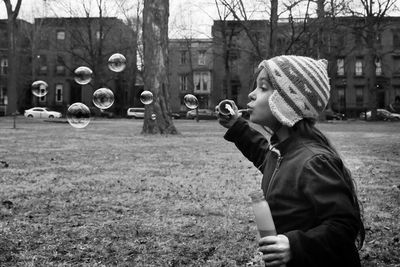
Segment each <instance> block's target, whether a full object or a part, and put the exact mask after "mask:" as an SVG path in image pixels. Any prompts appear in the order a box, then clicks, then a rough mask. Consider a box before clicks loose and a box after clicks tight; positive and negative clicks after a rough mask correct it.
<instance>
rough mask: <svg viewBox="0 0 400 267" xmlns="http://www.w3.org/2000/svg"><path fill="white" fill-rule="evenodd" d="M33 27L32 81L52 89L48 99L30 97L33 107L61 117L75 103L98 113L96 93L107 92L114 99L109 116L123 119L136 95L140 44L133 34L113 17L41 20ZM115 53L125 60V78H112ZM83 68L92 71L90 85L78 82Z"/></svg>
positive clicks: (120, 75) (130, 29)
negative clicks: (76, 74)
mask: <svg viewBox="0 0 400 267" xmlns="http://www.w3.org/2000/svg"><path fill="white" fill-rule="evenodd" d="M34 25H35V28H34V34H33V35H34V36H35V42H34V49H33V73H32V80H43V81H46V82H47V84H48V85H49V88H48V94H47V95H46V96H44V97H41V98H37V97H35V96H32V102H33V104H34V105H39V106H47V107H50V108H53V109H55V110H59V111H61V112H63V114H65V112H66V109H67V108H68V106H69V105H71V104H73V103H75V102H82V103H84V104H86V105H87V106H89V107H94V105H93V103H92V95H93V92H94V91H95V90H97V89H98V88H101V87H107V88H109V89H111V90H112V91H113V93H114V96H115V102H114V105H113V106H112V107H111V108H110V110H112V111H114V112H115V113H117V114H118V115H124V114H125V113H124V112H125V111H126V109H127V108H128V107H130V106H132V105H133V102H134V98H135V97H136V95H137V94H136V93H135V92H134V89H133V88H134V81H135V75H136V45H135V44H136V40H135V33H134V32H133V30H132V28H130V27H128V26H127V25H126V24H125V23H123V22H122V21H121V20H119V19H117V18H114V17H103V18H37V19H35V24H34ZM114 53H120V54H123V55H124V56H125V58H126V62H127V66H126V68H125V70H124V71H122V72H119V73H116V72H112V71H110V70H109V69H108V67H107V62H108V58H109V57H110V56H111V55H112V54H114ZM80 66H86V67H89V68H90V69H91V70H92V71H93V79H92V81H91V82H90V83H89V84H86V85H80V84H78V83H76V82H75V81H74V70H75V69H76V68H78V67H80Z"/></svg>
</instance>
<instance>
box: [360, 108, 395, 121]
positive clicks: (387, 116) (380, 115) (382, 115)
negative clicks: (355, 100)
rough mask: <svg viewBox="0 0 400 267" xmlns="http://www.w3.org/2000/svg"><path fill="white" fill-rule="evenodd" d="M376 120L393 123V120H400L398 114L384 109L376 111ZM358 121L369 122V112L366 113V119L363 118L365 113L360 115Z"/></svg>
mask: <svg viewBox="0 0 400 267" xmlns="http://www.w3.org/2000/svg"><path fill="white" fill-rule="evenodd" d="M376 112H377V113H376V118H377V120H383V121H395V120H400V114H398V113H391V112H390V111H388V110H386V109H380V108H378V109H377V110H376ZM360 119H362V120H365V119H367V120H370V119H371V110H368V111H367V117H366V118H365V112H361V113H360Z"/></svg>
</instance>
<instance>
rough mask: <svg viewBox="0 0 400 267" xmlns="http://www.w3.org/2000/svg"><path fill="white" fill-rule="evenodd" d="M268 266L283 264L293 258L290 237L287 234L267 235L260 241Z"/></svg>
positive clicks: (261, 250) (263, 257)
mask: <svg viewBox="0 0 400 267" xmlns="http://www.w3.org/2000/svg"><path fill="white" fill-rule="evenodd" d="M258 243H259V245H260V248H259V249H258V250H259V251H260V252H262V253H263V256H262V259H263V260H264V261H265V265H266V266H281V265H285V264H286V263H288V262H289V261H290V259H291V253H290V243H289V239H288V238H287V237H286V236H285V235H277V236H266V237H263V238H261V239H260V240H259V241H258Z"/></svg>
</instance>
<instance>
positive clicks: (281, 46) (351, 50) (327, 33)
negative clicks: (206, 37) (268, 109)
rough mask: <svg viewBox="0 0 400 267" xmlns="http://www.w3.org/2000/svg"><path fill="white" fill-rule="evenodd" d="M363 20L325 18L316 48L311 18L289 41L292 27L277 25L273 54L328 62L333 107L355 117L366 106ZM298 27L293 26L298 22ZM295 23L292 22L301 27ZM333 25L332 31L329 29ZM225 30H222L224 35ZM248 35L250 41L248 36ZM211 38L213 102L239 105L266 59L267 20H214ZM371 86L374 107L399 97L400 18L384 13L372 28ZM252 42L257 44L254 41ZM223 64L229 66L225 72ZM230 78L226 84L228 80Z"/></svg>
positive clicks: (367, 96)
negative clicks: (225, 99)
mask: <svg viewBox="0 0 400 267" xmlns="http://www.w3.org/2000/svg"><path fill="white" fill-rule="evenodd" d="M363 21H364V20H363V19H362V18H356V19H354V18H351V17H342V18H337V21H336V24H335V25H331V23H332V22H331V21H328V20H327V21H324V22H323V25H324V27H323V29H324V31H323V32H322V38H321V46H320V47H318V38H317V37H318V25H321V24H318V23H316V22H315V19H309V21H308V22H307V23H308V24H309V27H307V28H306V29H307V30H306V31H305V32H304V33H303V34H302V35H299V38H297V39H296V42H295V43H293V42H291V40H292V39H291V38H292V37H293V36H292V35H291V30H292V28H291V25H290V24H289V23H288V22H280V23H278V31H277V32H278V36H277V47H276V52H275V54H276V55H280V54H296V55H304V56H310V57H314V58H318V55H320V56H321V57H324V58H326V59H328V60H329V66H328V72H329V76H330V83H331V99H330V103H329V105H330V106H331V107H332V109H334V110H336V111H339V112H344V113H346V114H347V115H348V116H350V117H356V116H358V114H359V113H360V112H361V111H364V110H366V109H368V108H369V105H370V99H369V97H370V94H369V91H368V90H370V88H369V85H368V81H369V80H368V79H369V78H371V77H367V72H366V68H367V62H366V58H367V53H369V52H368V51H369V50H368V49H367V47H366V45H365V40H364V39H363V37H362V36H361V35H360V32H363V35H364V36H365V35H366V34H365V30H364V31H363V30H361V29H365V25H362V23H363ZM296 25H297V26H296ZM302 25H303V24H300V23H299V22H298V23H296V22H295V24H294V26H296V27H299V28H300V27H302ZM332 29H334V30H332ZM224 32H225V33H224ZM249 34H250V35H251V37H252V40H250V38H249ZM212 36H213V51H214V54H213V62H214V63H213V69H214V71H213V84H214V85H215V86H214V88H213V89H214V90H213V94H212V103H213V105H215V104H217V103H218V102H219V100H220V99H222V98H230V99H233V100H235V101H236V103H237V104H238V106H239V107H243V106H245V104H246V103H247V102H248V99H247V95H248V93H249V91H250V87H251V83H252V80H253V72H254V70H255V68H256V67H257V65H258V63H259V62H260V61H261V60H262V59H265V58H267V55H268V50H267V49H266V48H267V47H268V40H269V27H268V21H247V22H238V21H214V25H213V28H212ZM376 39H377V41H376V43H375V44H374V50H375V53H376V59H375V68H376V69H375V73H376V84H375V85H374V89H373V90H376V95H377V101H376V102H377V107H378V108H385V107H387V106H388V105H389V104H390V103H391V102H393V100H394V98H395V96H397V95H400V17H385V18H383V20H382V23H381V24H380V26H379V28H377V32H376ZM255 41H256V42H255ZM226 65H228V66H229V68H228V71H229V72H228V73H227V71H226V70H227V68H226V67H225V66H226ZM228 81H229V82H228Z"/></svg>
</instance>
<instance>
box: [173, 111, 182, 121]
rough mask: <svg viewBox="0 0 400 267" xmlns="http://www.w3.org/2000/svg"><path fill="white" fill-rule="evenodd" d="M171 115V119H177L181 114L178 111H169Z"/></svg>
mask: <svg viewBox="0 0 400 267" xmlns="http://www.w3.org/2000/svg"><path fill="white" fill-rule="evenodd" d="M171 117H172V118H173V119H179V118H180V117H181V115H180V114H179V113H176V112H172V113H171Z"/></svg>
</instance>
